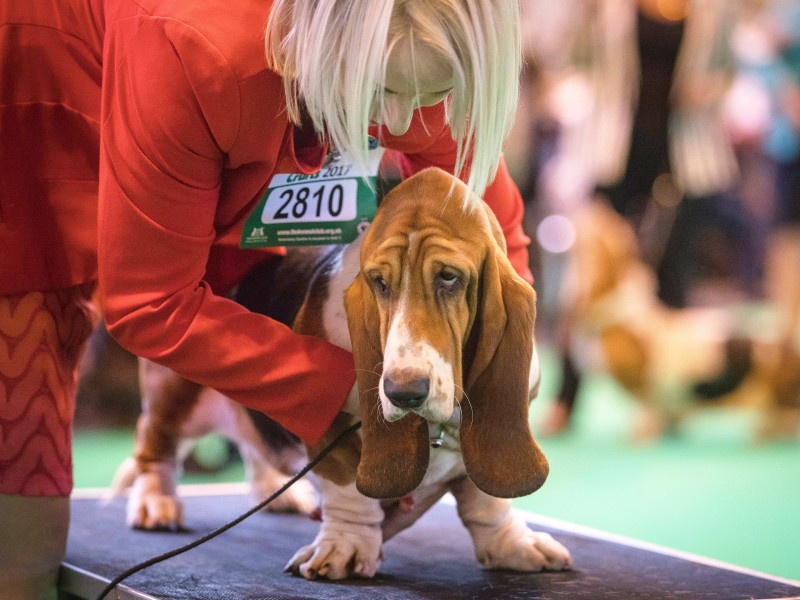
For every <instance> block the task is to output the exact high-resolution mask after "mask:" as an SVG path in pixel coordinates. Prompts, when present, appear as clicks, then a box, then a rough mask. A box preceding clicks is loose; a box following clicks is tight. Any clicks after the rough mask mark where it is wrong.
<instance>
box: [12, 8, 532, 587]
mask: <svg viewBox="0 0 800 600" xmlns="http://www.w3.org/2000/svg"><path fill="white" fill-rule="evenodd" d="M0 12H1V13H2V14H1V15H0V23H2V27H0V48H1V49H2V54H0V65H2V67H1V68H2V79H1V81H0V83H1V85H0V118H2V121H1V122H0V257H1V258H0V440H1V441H0V444H1V445H0V597H2V598H14V599H20V598H51V597H54V586H55V581H56V576H57V571H58V565H59V563H60V561H61V559H62V557H63V553H64V547H65V543H66V536H67V526H68V520H69V497H68V496H69V493H70V491H71V489H72V461H71V451H70V445H71V425H72V415H73V410H74V400H75V389H76V375H75V373H76V366H77V363H78V361H79V358H80V355H81V353H82V350H83V347H84V345H85V342H86V340H87V338H88V336H89V334H90V332H91V330H92V328H93V325H94V323H95V321H94V317H93V314H94V313H93V305H92V299H93V295H94V292H95V287H96V284H97V282H98V281H99V297H100V298H101V301H102V313H103V315H104V317H105V318H106V320H107V325H108V329H109V331H110V333H111V334H112V335H113V336H114V337H115V338H116V339H117V340H118V341H119V343H120V344H121V345H122V346H124V347H125V348H127V349H128V350H130V351H131V352H133V353H135V354H137V355H139V356H142V357H146V358H149V359H152V360H153V361H155V362H158V363H161V364H163V365H166V366H168V367H170V368H172V369H173V370H175V371H176V372H177V373H179V374H181V375H182V376H184V377H186V378H188V379H190V380H193V381H196V382H199V383H201V384H204V385H208V386H211V387H213V388H216V389H218V390H219V391H221V392H223V393H225V394H226V395H228V396H230V397H231V398H233V399H234V400H236V401H238V402H240V403H242V404H244V405H245V406H248V407H251V408H255V409H258V410H260V411H263V412H265V413H267V414H269V415H270V416H271V417H273V418H274V419H276V420H277V421H279V422H280V423H282V424H283V425H284V426H285V427H287V428H288V429H289V430H291V431H292V432H294V433H295V434H297V435H298V436H300V437H301V438H302V439H303V440H304V441H306V442H309V443H314V442H316V441H318V440H319V439H320V437H321V435H322V433H323V432H324V431H325V430H326V428H327V427H328V426H329V425H330V423H331V422H332V420H333V418H334V416H335V415H336V414H337V412H339V410H340V409H341V407H342V406H343V403H344V402H345V399H346V397H347V395H348V393H349V392H350V391H351V388H352V387H353V383H354V381H355V373H354V370H353V362H352V358H351V356H350V354H349V353H347V352H345V351H343V350H341V349H339V348H337V347H335V346H333V345H331V344H329V343H327V342H325V341H322V340H319V339H315V338H309V337H304V336H300V335H296V334H294V333H292V332H291V331H290V330H289V329H287V328H286V327H284V326H282V325H280V324H278V323H276V322H274V321H272V320H270V319H268V318H266V317H264V316H261V315H257V314H253V313H250V312H248V311H247V310H246V309H244V308H243V307H241V306H240V305H238V304H236V303H235V302H233V301H231V300H229V299H227V298H225V297H224V296H223V295H222V294H223V293H224V292H225V291H226V290H227V289H228V288H230V287H231V286H232V285H233V284H235V283H236V281H237V280H238V279H240V278H241V277H242V276H243V275H244V274H245V273H246V272H247V271H248V269H249V268H251V267H252V266H253V265H254V264H255V263H256V262H257V261H259V260H261V259H262V258H263V257H264V256H265V254H264V253H265V252H272V253H275V252H280V250H279V249H274V248H273V249H267V250H262V249H247V248H240V246H241V245H242V244H241V242H242V240H243V224H244V223H245V222H246V220H247V218H248V217H249V216H250V215H251V213H253V211H254V210H256V209H257V206H259V204H258V203H259V200H260V199H261V198H262V196H263V195H264V193H265V190H266V189H267V187H268V184H269V182H270V181H271V180H272V178H273V176H275V175H276V174H286V173H301V174H313V173H316V172H317V171H319V169H320V168H321V167H322V166H323V164H324V162H325V160H326V157H327V156H328V155H329V150H331V149H336V151H338V152H346V153H347V154H348V155H349V156H351V157H352V159H353V161H354V162H355V163H356V164H358V165H361V166H364V165H366V164H367V162H368V152H369V150H368V145H369V137H370V136H372V138H373V139H377V141H378V143H379V144H380V146H381V147H384V148H388V149H393V150H396V151H398V152H400V153H401V156H402V159H401V164H402V170H403V174H404V175H405V176H407V175H409V174H411V173H413V172H416V171H418V170H420V169H422V168H424V167H426V166H429V165H436V166H439V167H442V168H445V169H447V170H449V171H450V172H453V173H456V174H459V175H460V176H462V177H464V178H465V180H467V181H468V183H469V185H470V187H471V188H472V189H473V190H475V191H476V192H477V193H478V194H483V197H484V198H485V199H486V201H487V202H488V203H489V204H490V206H491V207H492V208H493V210H494V211H495V213H496V214H497V217H498V219H499V221H500V223H501V225H502V227H503V230H504V233H505V236H506V241H507V243H508V251H509V256H510V258H511V260H512V263H513V264H514V265H515V267H516V269H517V270H518V271H519V273H520V274H521V275H523V276H524V277H526V278H528V279H529V280H530V279H531V277H530V273H529V271H528V262H527V244H528V239H527V237H526V236H525V234H524V233H523V231H522V227H521V221H522V211H523V208H522V202H521V198H520V196H519V192H518V190H517V189H516V187H515V186H514V184H513V183H512V181H511V179H510V177H509V174H508V172H507V170H506V167H505V165H504V163H503V161H502V159H499V163H498V157H500V155H501V154H500V153H501V144H502V141H503V139H504V137H505V135H506V133H507V132H508V129H509V127H510V125H511V123H512V119H513V116H514V111H515V107H516V101H517V83H518V82H517V79H518V72H519V66H520V49H519V23H518V6H517V1H516V0H275V1H274V2H270V1H268V0H239V1H237V2H223V1H221V0H193V1H191V2H170V1H168V0H136V1H134V0H60V1H59V2H48V3H43V2H20V1H17V0H0ZM265 32H266V33H265ZM265 42H266V54H265ZM265 56H266V58H265ZM98 182H99V190H98ZM487 184H488V187H487ZM98 198H99V202H98ZM98 231H99V236H98ZM98 274H99V275H98Z"/></svg>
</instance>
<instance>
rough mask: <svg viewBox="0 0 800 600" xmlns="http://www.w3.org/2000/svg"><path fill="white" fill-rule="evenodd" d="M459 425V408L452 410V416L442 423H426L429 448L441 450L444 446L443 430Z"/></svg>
mask: <svg viewBox="0 0 800 600" xmlns="http://www.w3.org/2000/svg"><path fill="white" fill-rule="evenodd" d="M459 425H461V407H460V406H456V407H454V408H453V414H452V415H450V418H449V419H447V421H445V422H444V423H431V422H430V421H428V436H429V438H430V441H431V448H434V449H436V448H441V447H442V446H443V445H444V430H445V428H447V427H458V426H459Z"/></svg>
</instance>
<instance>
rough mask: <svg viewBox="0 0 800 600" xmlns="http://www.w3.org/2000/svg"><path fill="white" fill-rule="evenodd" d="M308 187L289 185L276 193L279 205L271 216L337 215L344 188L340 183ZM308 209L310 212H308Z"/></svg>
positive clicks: (288, 217)
mask: <svg viewBox="0 0 800 600" xmlns="http://www.w3.org/2000/svg"><path fill="white" fill-rule="evenodd" d="M314 187H315V188H316V189H314V190H313V191H312V189H311V188H308V187H299V188H298V187H289V188H286V189H284V190H283V191H282V192H281V193H280V194H279V195H278V202H279V203H280V206H279V207H278V210H276V211H275V214H274V215H273V216H272V218H273V219H275V220H284V219H302V218H303V217H311V216H313V217H315V218H319V217H338V216H339V215H340V214H341V212H342V208H343V207H344V196H345V194H344V188H343V187H342V185H341V184H339V183H337V184H334V185H321V186H318V187H317V186H314ZM309 211H310V212H309Z"/></svg>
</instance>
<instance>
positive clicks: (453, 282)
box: [438, 271, 461, 294]
mask: <svg viewBox="0 0 800 600" xmlns="http://www.w3.org/2000/svg"><path fill="white" fill-rule="evenodd" d="M460 284H461V278H460V277H459V276H458V275H456V274H455V273H450V272H447V271H442V272H441V273H439V276H438V285H439V289H441V290H443V291H445V292H447V293H448V294H452V293H453V292H455V291H456V290H457V289H458V287H459V285H460Z"/></svg>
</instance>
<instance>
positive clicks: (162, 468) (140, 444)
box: [115, 359, 202, 529]
mask: <svg viewBox="0 0 800 600" xmlns="http://www.w3.org/2000/svg"><path fill="white" fill-rule="evenodd" d="M139 385H140V389H141V392H142V414H141V415H140V416H139V420H138V421H137V424H136V436H135V439H136V441H135V449H134V456H133V458H134V460H135V467H136V468H135V471H136V475H135V478H134V480H133V484H132V486H131V492H130V496H129V497H128V511H127V522H128V525H130V526H131V527H137V528H142V529H177V528H179V527H181V526H182V525H183V507H182V505H181V502H180V499H179V498H178V496H177V492H176V479H177V476H178V459H177V451H178V442H179V441H180V438H181V436H182V435H183V433H184V432H182V431H181V428H180V427H179V426H176V424H179V423H184V422H186V421H187V419H188V415H190V414H191V412H192V410H193V409H194V407H195V406H196V404H197V402H198V398H199V395H200V391H201V390H202V387H201V386H200V385H198V384H195V383H192V382H190V381H187V380H186V379H183V378H182V377H179V376H178V375H176V374H175V373H174V372H172V371H171V370H169V369H167V368H165V367H162V366H159V365H157V364H155V363H153V362H150V361H148V360H145V359H139ZM126 465H127V466H129V465H130V461H126V463H123V464H122V465H121V466H120V469H124V468H126ZM117 479H119V478H118V477H115V480H117Z"/></svg>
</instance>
